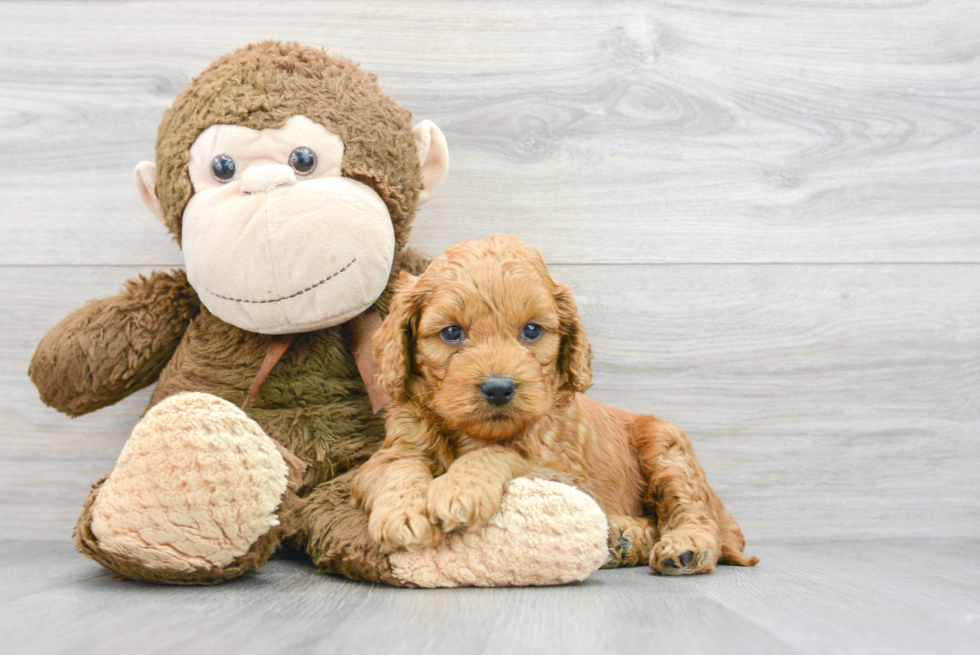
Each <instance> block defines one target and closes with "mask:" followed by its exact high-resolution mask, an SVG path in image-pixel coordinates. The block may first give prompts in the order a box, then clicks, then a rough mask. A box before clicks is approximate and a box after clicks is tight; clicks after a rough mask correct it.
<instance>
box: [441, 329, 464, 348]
mask: <svg viewBox="0 0 980 655" xmlns="http://www.w3.org/2000/svg"><path fill="white" fill-rule="evenodd" d="M439 336H440V337H442V340H443V341H445V342H446V343H448V344H451V345H453V346H455V345H458V344H460V343H462V342H463V339H464V337H465V336H466V335H465V334H463V328H461V327H459V326H458V325H450V326H449V327H447V328H442V331H441V332H440V333H439Z"/></svg>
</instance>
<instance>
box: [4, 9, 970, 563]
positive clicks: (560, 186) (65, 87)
mask: <svg viewBox="0 0 980 655" xmlns="http://www.w3.org/2000/svg"><path fill="white" fill-rule="evenodd" d="M264 38H280V39H296V40H300V41H303V42H306V43H311V44H315V45H323V46H327V47H329V48H332V49H333V50H334V51H336V52H339V53H342V54H345V55H348V56H350V57H351V58H353V59H355V60H357V61H360V62H361V63H363V65H364V66H365V67H366V68H368V69H370V70H373V71H375V72H377V73H378V75H379V77H380V78H381V80H382V81H383V82H384V84H385V88H386V89H387V90H388V91H389V92H390V93H391V94H393V95H394V96H395V97H396V98H398V99H399V100H400V101H402V102H403V103H404V104H406V105H407V106H408V107H410V108H411V109H412V110H413V111H414V113H415V114H416V116H417V117H419V118H423V117H425V118H431V119H433V120H435V122H436V123H438V124H439V125H440V126H441V127H442V128H443V129H444V130H445V132H446V134H447V136H448V139H449V144H450V149H451V151H452V152H451V155H452V162H453V163H452V171H451V174H450V177H449V179H448V180H447V183H446V185H445V186H444V187H443V190H442V193H441V194H440V196H439V197H437V198H436V199H435V200H434V201H432V203H431V204H429V205H427V206H426V207H425V208H423V210H422V212H421V214H420V216H419V218H418V221H417V223H416V227H415V229H414V232H413V236H412V243H413V245H415V246H416V247H418V248H420V249H422V250H424V251H427V252H429V253H430V254H437V253H439V252H441V251H442V250H443V249H444V248H445V247H447V246H449V245H450V244H453V243H456V242H458V241H462V240H464V239H468V238H473V237H477V236H483V235H488V234H493V233H510V234H514V235H517V236H519V237H521V238H523V239H524V240H525V241H526V242H528V243H531V244H533V245H536V246H538V247H539V248H540V249H541V250H542V252H543V253H544V255H545V257H546V258H547V259H548V261H549V262H551V263H552V264H553V268H554V272H555V275H556V276H557V277H558V278H559V279H561V280H562V281H564V282H568V283H571V284H573V285H574V286H575V288H576V290H577V297H578V299H579V303H580V305H581V308H582V312H583V316H584V319H585V322H586V325H587V328H588V330H589V332H590V335H591V337H592V341H593V344H594V346H595V350H596V354H597V356H596V360H595V368H596V386H595V387H594V389H593V391H592V394H593V395H594V396H596V397H597V398H599V399H600V400H603V401H605V402H608V403H610V404H614V405H617V406H621V407H625V408H627V409H631V410H634V411H642V412H653V413H656V414H658V415H660V416H662V417H663V418H666V419H668V420H672V421H674V422H675V423H678V424H679V425H681V426H683V427H684V428H686V429H687V430H688V431H689V432H690V434H691V435H692V438H693V439H694V442H695V444H696V446H697V449H698V454H699V457H700V459H701V460H702V462H703V463H704V465H705V467H706V469H707V470H708V474H709V477H710V479H711V481H712V483H713V484H714V486H715V487H716V489H717V490H718V491H719V493H720V494H721V496H722V497H723V498H724V499H725V500H726V501H727V502H728V504H729V506H730V509H731V510H732V511H733V513H734V514H735V515H736V517H737V518H738V519H739V520H740V521H741V523H742V525H743V527H744V528H745V531H746V533H747V535H748V537H749V540H750V544H752V543H757V542H763V543H766V542H774V541H791V542H814V541H817V542H827V541H833V540H839V539H844V538H852V539H854V538H859V539H872V538H880V537H899V536H903V537H911V538H923V537H934V538H936V537H941V538H969V539H978V538H980V478H978V477H977V476H976V474H975V471H976V470H977V468H978V465H980V437H978V434H980V285H978V284H977V283H976V280H978V279H980V221H978V220H977V216H978V213H980V185H978V184H977V183H976V181H977V180H978V179H980V147H978V146H980V132H978V130H977V125H978V124H980V91H978V89H980V3H975V2H970V1H967V0H959V1H957V0H935V1H925V0H901V1H899V0H855V1H848V2H838V1H836V0H832V1H818V0H813V1H804V0H800V1H799V2H786V3H771V2H761V1H759V2H751V1H742V0H739V1H736V0H717V1H714V2H694V1H690V2H665V1H660V2H621V3H616V4H609V3H596V2H574V3H571V2H562V3H558V2H542V3H527V2H516V1H507V2H499V3H475V2H474V3H448V2H442V1H441V0H426V2H424V3H411V4H408V3H404V4H394V3H382V2H374V1H370V2H362V3H341V2H312V1H309V2H307V1H302V0H298V1H294V2H289V3H271V2H236V3H234V4H228V3H223V2H222V3H219V2H210V1H207V2H196V1H195V2H191V1H189V0H180V1H174V2H132V3H117V2H0V203H2V207H3V211H2V213H0V308H2V309H3V311H2V312H0V510H2V511H0V533H2V534H3V535H5V536H7V537H17V538H65V537H66V535H67V534H68V532H69V531H70V529H71V526H72V525H73V523H74V520H75V516H76V514H77V512H78V508H79V507H80V504H81V501H82V499H83V498H84V496H85V494H86V492H87V489H88V485H89V484H90V483H91V482H92V481H94V480H95V479H97V478H98V477H99V476H100V475H101V474H102V473H104V472H105V471H106V470H107V469H108V468H110V467H111V465H112V462H113V461H114V459H115V457H116V456H117V455H118V453H119V450H120V449H121V447H122V444H123V442H124V441H125V439H126V437H127V435H128V432H129V430H130V429H131V427H132V425H133V424H134V423H135V421H136V420H137V418H138V417H139V415H140V413H141V412H142V410H143V408H144V406H145V404H146V399H147V392H141V393H140V394H137V395H136V396H135V397H133V398H130V399H127V400H126V401H124V402H123V403H120V404H119V405H118V406H116V407H112V408H108V409H106V410H103V411H101V412H98V413H97V414H95V415H92V416H87V417H83V418H80V419H77V420H73V421H69V420H67V419H65V418H64V417H62V416H60V415H58V414H56V413H55V412H54V411H52V410H49V409H47V408H44V407H42V406H41V404H40V402H39V401H38V399H37V394H36V392H35V391H34V389H33V388H32V387H31V386H30V384H29V382H28V380H27V378H26V369H27V363H28V361H29V358H30V355H31V353H32V351H33V349H34V347H35V346H36V344H37V342H38V340H39V339H40V338H41V336H42V335H43V333H44V332H45V331H46V330H47V329H48V328H49V327H50V326H52V325H54V324H55V323H56V322H57V321H58V320H60V319H61V318H62V317H63V316H64V315H65V314H66V313H67V312H68V311H70V310H72V309H74V308H76V307H77V306H79V305H80V304H81V303H83V302H84V301H85V300H87V299H89V298H93V297H98V296H102V295H106V294H109V293H113V292H115V291H117V290H118V289H119V287H120V285H121V283H122V281H123V280H124V279H125V278H127V277H129V276H131V275H134V274H136V273H138V272H148V271H149V270H152V269H153V267H161V266H172V265H179V264H180V263H181V255H180V252H179V250H178V249H177V248H176V246H175V245H174V244H173V242H172V240H171V239H170V238H169V236H168V235H167V234H166V233H165V231H164V230H163V228H162V227H161V226H160V225H159V224H158V223H157V222H156V221H155V220H153V219H152V218H151V217H150V216H149V214H148V212H147V211H146V210H145V209H144V208H143V207H142V206H141V204H140V202H139V200H138V197H137V195H136V193H135V191H134V190H133V189H132V181H131V178H132V174H131V173H132V168H133V166H134V165H135V163H136V162H137V161H138V160H140V159H147V158H152V156H153V144H154V140H155V134H156V128H157V124H158V122H159V119H160V116H161V114H162V112H163V111H164V109H165V108H166V107H167V106H168V105H169V103H170V102H171V101H172V99H173V97H174V95H175V94H176V93H177V92H178V91H179V90H180V89H181V88H182V87H183V86H184V84H186V83H187V81H189V79H190V78H191V77H192V76H193V75H194V74H196V73H197V72H198V71H200V70H201V69H202V68H203V67H204V66H206V65H207V64H208V63H209V62H210V61H211V60H213V59H214V58H215V57H217V56H219V55H221V54H223V53H225V52H227V51H229V50H231V49H233V48H236V47H238V46H240V45H242V44H244V43H247V42H252V41H257V40H261V39H264Z"/></svg>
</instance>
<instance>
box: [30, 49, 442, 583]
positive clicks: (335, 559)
mask: <svg viewBox="0 0 980 655" xmlns="http://www.w3.org/2000/svg"><path fill="white" fill-rule="evenodd" d="M296 114H302V115H304V116H306V117H308V118H310V119H312V120H314V121H317V122H320V123H322V124H324V125H326V126H327V127H329V128H330V129H331V130H334V131H336V132H337V133H338V134H339V135H340V136H341V138H342V139H343V141H344V144H345V154H344V160H343V174H344V175H345V176H348V177H351V178H354V179H356V180H358V181H360V182H363V183H364V184H367V185H368V186H370V187H371V188H372V189H374V190H375V191H376V192H377V193H378V195H379V196H380V197H381V198H382V200H384V202H385V204H386V205H387V207H388V210H389V212H390V214H391V217H392V221H393V223H394V230H395V236H396V256H395V265H394V267H393V271H392V276H393V278H392V279H394V276H396V275H397V273H398V272H399V271H400V270H407V271H414V272H420V271H421V269H422V268H424V266H425V260H424V258H423V257H422V256H420V255H419V254H417V253H414V252H412V251H411V250H409V249H406V248H405V247H404V245H405V243H406V240H407V238H408V232H409V228H410V226H411V221H412V218H413V217H414V215H415V211H416V207H417V204H418V197H419V192H420V190H421V187H422V181H421V176H420V172H419V164H418V161H419V159H418V153H417V150H416V146H415V142H414V139H413V136H412V132H411V115H410V113H409V112H408V110H406V109H404V108H402V107H401V106H399V105H398V104H397V103H395V102H394V101H393V100H392V99H391V98H390V97H389V96H387V95H386V94H384V93H383V92H382V90H381V88H380V86H379V85H378V84H377V81H376V79H375V77H374V75H372V74H369V73H366V72H364V71H362V70H361V69H360V68H358V67H357V66H356V65H355V64H353V63H352V62H350V61H348V60H346V59H342V58H339V57H334V56H330V55H328V54H326V53H324V52H323V51H321V50H318V49H314V48H306V47H303V46H299V45H296V44H281V43H277V42H265V43H261V44H258V45H253V46H249V47H247V48H244V49H242V50H239V51H237V52H235V53H232V54H229V55H227V56H225V57H222V58H221V59H220V60H218V61H217V62H215V63H214V64H213V65H212V66H210V67H209V68H208V69H207V70H205V71H204V72H203V73H202V74H201V75H200V76H198V77H197V78H196V79H195V80H194V81H193V82H192V83H191V84H189V85H188V86H187V88H186V89H184V91H183V92H181V94H180V95H179V96H178V97H177V99H176V100H175V102H174V104H173V106H172V107H171V108H170V109H169V110H168V111H167V113H166V115H165V116H164V119H163V122H162V124H161V126H160V132H159V137H158V141H157V168H158V177H157V186H156V193H157V197H158V198H159V200H160V202H161V205H162V207H163V210H164V214H165V217H166V221H167V224H168V226H169V228H170V230H171V232H172V233H173V235H174V237H175V239H177V241H178V243H179V242H180V230H181V215H182V213H183V210H184V207H185V205H186V204H187V202H188V200H189V199H190V197H191V195H192V194H193V188H192V186H191V182H190V178H189V176H188V172H187V164H188V153H189V150H190V146H191V144H193V143H194V141H195V139H196V138H197V137H198V135H200V133H201V132H202V131H203V130H205V129H206V128H208V127H210V126H211V125H214V124H234V125H243V126H246V127H250V128H253V129H257V130H258V129H264V128H276V127H280V126H282V124H283V123H284V122H285V121H286V120H287V119H288V118H289V117H291V116H293V115H296ZM391 289H392V284H391V283H390V282H389V286H388V289H387V290H386V291H385V293H384V294H383V295H382V296H381V298H380V299H379V300H378V301H377V302H376V303H375V308H376V309H378V310H379V312H380V313H381V314H382V315H384V314H386V313H387V309H388V303H389V301H390V297H391ZM269 339H270V338H269V337H266V336H262V335H259V334H255V333H251V332H246V331H244V330H241V329H238V328H236V327H233V326H231V325H229V324H227V323H225V322H223V321H221V320H219V319H217V318H216V317H214V316H213V315H212V314H211V313H210V312H208V310H207V309H206V308H204V307H203V306H202V305H201V303H200V301H199V300H198V297H197V294H196V293H195V292H194V290H193V289H192V288H191V287H190V286H189V285H188V283H187V278H186V276H185V275H184V273H183V272H182V271H172V272H170V273H154V274H153V275H151V276H150V277H149V278H144V277H140V278H138V279H135V280H131V281H130V282H128V283H127V285H126V288H125V290H124V291H123V292H122V293H121V294H120V295H117V296H114V297H111V298H106V299H103V300H98V301H94V302H90V303H89V304H87V305H86V306H84V307H83V308H81V309H79V310H78V311H76V312H74V313H73V314H71V315H69V316H68V317H67V318H65V319H64V320H63V321H61V322H60V323H59V324H58V325H57V326H55V327H54V328H53V329H52V330H51V331H50V332H49V333H48V334H47V335H46V336H45V337H44V339H43V340H42V341H41V343H40V345H39V346H38V349H37V352H36V353H35V355H34V358H33V360H32V362H31V366H30V376H31V379H32V380H33V381H34V383H35V385H36V386H37V388H38V389H39V391H40V394H41V398H42V399H43V400H44V402H46V403H47V404H49V405H51V406H52V407H55V408H56V409H58V410H60V411H63V412H65V413H67V414H69V415H71V416H79V415H82V414H86V413H88V412H91V411H94V410H96V409H99V408H100V407H105V406H107V405H110V404H112V403H115V402H117V401H119V400H120V399H122V398H124V397H125V396H127V395H128V394H130V393H133V392H134V391H136V390H138V389H140V388H143V387H145V386H147V385H149V384H152V383H153V382H154V381H157V380H158V385H157V388H156V391H155V393H154V394H153V397H152V400H151V406H152V405H155V404H156V403H158V402H160V401H161V400H162V399H164V398H166V397H168V396H171V395H173V394H176V393H179V392H183V391H204V392H209V393H212V394H215V395H217V396H219V397H221V398H224V399H226V400H228V401H230V402H232V403H234V404H236V405H240V404H241V403H242V401H243V400H244V398H245V394H246V391H247V390H248V388H249V385H250V383H251V382H252V380H253V379H254V378H255V375H256V372H257V371H258V369H259V366H260V364H261V362H262V359H263V355H264V353H265V350H266V346H267V344H268V343H269ZM247 413H248V415H249V416H250V417H251V418H253V419H254V420H255V421H256V422H257V423H258V424H259V425H260V426H261V427H262V428H263V429H264V430H265V432H266V433H267V434H268V435H269V436H270V437H272V438H273V439H274V440H275V441H277V442H278V443H279V444H280V446H281V447H282V449H283V450H284V456H285V458H286V461H287V464H289V467H290V472H291V473H290V483H289V489H288V491H287V492H286V495H285V496H284V498H283V501H282V505H281V506H280V508H279V512H278V513H279V520H280V525H279V526H278V527H277V528H274V529H273V530H272V531H270V532H269V533H268V534H267V535H266V536H264V537H262V538H261V539H260V540H259V541H258V542H256V543H255V544H254V545H253V547H252V549H251V550H250V551H249V552H248V553H247V554H246V555H244V556H242V557H240V558H238V559H237V560H236V561H235V562H234V563H233V564H232V565H230V566H228V567H225V568H224V569H210V570H200V571H193V572H190V573H172V572H163V571H152V570H149V569H146V568H144V567H142V566H141V565H140V564H139V563H138V562H134V561H125V560H124V559H123V558H120V557H116V556H113V555H111V554H109V553H106V552H104V551H103V550H102V549H101V548H100V547H99V544H98V542H97V541H96V539H95V538H94V536H93V534H92V531H91V528H90V520H91V506H92V501H93V499H94V498H95V495H96V494H97V493H98V490H99V486H100V484H101V481H100V482H99V483H96V484H95V485H94V486H93V490H92V495H91V496H90V498H89V501H88V502H87V503H86V506H85V509H84V511H83V513H82V516H81V517H80V518H79V522H78V526H77V528H76V532H75V537H76V543H77V544H78V546H79V548H80V549H81V550H82V551H83V552H85V553H86V554H87V555H89V556H90V557H92V558H93V559H95V560H97V561H99V562H100V563H102V564H103V565H104V566H106V567H107V568H109V569H111V570H113V571H115V572H117V573H119V574H121V575H123V576H125V577H128V578H136V579H144V580H151V581H156V582H170V583H183V584H206V583H211V582H218V581H220V580H224V579H227V578H230V577H234V576H236V575H240V574H241V573H243V572H245V571H247V570H249V569H251V568H256V567H259V566H261V565H262V564H263V563H264V561H265V560H266V559H267V558H268V557H269V556H270V554H271V553H272V552H273V551H274V550H275V548H276V545H277V544H278V543H279V542H280V540H281V539H284V538H289V539H291V540H292V541H293V542H294V543H296V544H297V545H298V546H300V547H302V548H304V549H305V550H306V551H307V552H308V553H309V555H310V556H311V558H312V559H313V561H314V563H316V564H317V565H319V566H321V567H322V568H324V569H326V570H328V571H334V572H338V573H343V574H344V575H347V576H349V577H352V578H363V579H368V580H374V581H378V582H387V583H389V584H401V583H400V582H399V581H398V580H397V579H396V578H394V577H393V576H392V574H391V570H390V567H389V565H388V561H387V558H385V557H384V556H383V555H382V554H381V553H380V552H379V550H378V549H377V547H376V546H375V545H374V544H373V542H371V540H370V538H368V537H367V536H366V518H365V516H364V514H363V512H360V511H359V510H355V509H353V508H352V507H351V503H350V500H349V488H350V483H349V480H350V476H349V475H343V474H344V473H345V472H346V471H349V470H350V469H352V468H354V467H356V466H357V465H358V464H360V463H361V462H363V461H365V460H366V459H367V458H368V457H369V456H370V454H371V453H372V452H373V451H374V450H375V449H376V448H377V446H378V445H379V444H380V443H381V441H382V439H383V437H384V426H383V425H382V421H381V419H380V418H378V417H375V416H374V415H373V414H372V411H371V405H370V401H369V399H368V395H367V393H366V390H365V387H364V383H363V382H362V380H361V378H360V375H359V373H358V369H357V368H356V365H355V363H354V359H353V356H352V354H351V352H350V350H349V348H348V347H347V346H346V344H345V343H344V333H343V327H342V326H338V327H333V328H328V329H323V330H318V331H316V332H309V333H305V334H302V335H300V336H298V337H297V338H296V339H295V341H294V342H293V344H292V345H291V346H290V348H289V350H288V351H287V352H286V354H285V356H284V357H283V358H282V360H281V361H280V362H279V363H278V364H277V365H276V366H275V368H274V369H273V370H272V373H271V375H270V376H269V378H268V379H267V380H266V382H265V383H264V384H263V386H262V387H261V389H260V391H259V393H258V395H257V396H256V398H255V399H254V401H253V402H252V404H251V405H250V406H249V407H248V410H247Z"/></svg>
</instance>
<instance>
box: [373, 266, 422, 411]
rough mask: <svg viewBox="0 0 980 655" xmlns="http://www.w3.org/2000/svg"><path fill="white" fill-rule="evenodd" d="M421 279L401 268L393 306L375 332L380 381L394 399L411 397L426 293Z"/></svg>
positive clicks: (392, 300)
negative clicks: (420, 290)
mask: <svg viewBox="0 0 980 655" xmlns="http://www.w3.org/2000/svg"><path fill="white" fill-rule="evenodd" d="M417 282H418V278H417V277H416V276H414V275H409V274H408V273H406V272H405V271H402V272H401V273H400V274H399V276H398V283H397V286H396V287H395V295H394V297H393V298H392V299H391V308H390V309H389V311H388V316H387V317H386V318H385V320H384V322H383V323H382V324H381V327H380V328H378V331H377V332H376V333H375V335H374V357H375V359H376V360H377V362H378V384H380V385H381V388H382V389H384V390H385V392H386V393H387V394H388V395H389V396H391V397H392V398H394V399H395V400H399V401H405V400H408V378H409V376H411V375H412V364H413V361H414V359H415V338H416V334H417V329H418V322H419V317H420V316H421V314H422V300H423V297H424V294H421V293H419V292H418V291H417V290H416V288H417V286H418V285H417V284H416V283H417Z"/></svg>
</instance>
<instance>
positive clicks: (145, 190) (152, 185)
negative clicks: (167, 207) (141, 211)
mask: <svg viewBox="0 0 980 655" xmlns="http://www.w3.org/2000/svg"><path fill="white" fill-rule="evenodd" d="M133 178H134V181H135V182H136V191H137V192H138V193H139V194H140V198H142V199H143V204H144V205H146V208H147V209H149V210H150V213H152V214H153V215H154V216H156V217H157V220H158V221H160V222H161V223H163V224H164V225H166V224H167V219H166V218H165V217H164V215H163V207H161V206H160V201H159V200H157V193H156V187H157V165H156V164H153V163H150V162H148V161H141V162H140V163H138V164H136V172H135V173H134V174H133Z"/></svg>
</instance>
